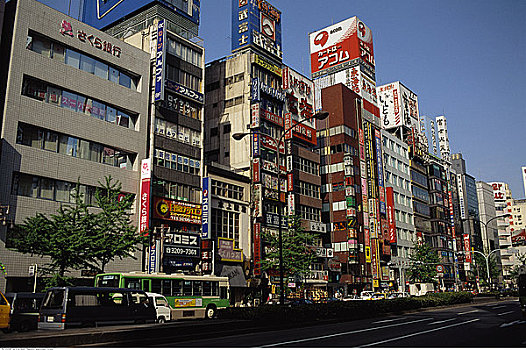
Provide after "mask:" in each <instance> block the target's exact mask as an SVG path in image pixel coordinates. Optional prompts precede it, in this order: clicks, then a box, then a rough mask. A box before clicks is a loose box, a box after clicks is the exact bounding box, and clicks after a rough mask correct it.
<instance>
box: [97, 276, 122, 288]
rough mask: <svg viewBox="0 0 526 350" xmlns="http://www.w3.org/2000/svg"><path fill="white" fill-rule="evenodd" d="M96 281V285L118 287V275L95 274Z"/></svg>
mask: <svg viewBox="0 0 526 350" xmlns="http://www.w3.org/2000/svg"><path fill="white" fill-rule="evenodd" d="M97 278H98V281H97V285H96V287H111V288H118V287H119V278H120V276H119V275H102V276H97Z"/></svg>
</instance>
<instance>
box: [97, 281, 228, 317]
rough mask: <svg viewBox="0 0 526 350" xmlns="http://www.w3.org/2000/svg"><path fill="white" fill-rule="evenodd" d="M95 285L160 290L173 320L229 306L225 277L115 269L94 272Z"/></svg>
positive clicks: (213, 315) (149, 290) (200, 314)
mask: <svg viewBox="0 0 526 350" xmlns="http://www.w3.org/2000/svg"><path fill="white" fill-rule="evenodd" d="M95 287H114V288H133V289H142V290H143V291H145V292H151V293H159V294H162V295H164V296H165V297H166V299H167V300H168V303H169V304H170V307H171V318H172V320H177V319H185V318H214V317H215V316H216V314H217V310H219V309H224V308H227V307H229V306H230V302H229V295H228V292H229V285H228V277H217V276H210V275H205V276H193V275H184V274H164V273H154V274H147V273H144V272H129V273H120V272H115V273H103V274H98V275H97V276H95Z"/></svg>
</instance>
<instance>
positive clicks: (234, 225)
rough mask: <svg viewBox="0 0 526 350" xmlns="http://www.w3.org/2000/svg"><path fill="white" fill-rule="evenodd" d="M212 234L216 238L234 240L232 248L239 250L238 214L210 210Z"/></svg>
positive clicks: (214, 209) (215, 209)
mask: <svg viewBox="0 0 526 350" xmlns="http://www.w3.org/2000/svg"><path fill="white" fill-rule="evenodd" d="M210 218H211V221H212V225H211V226H212V227H211V228H212V232H215V233H216V235H217V237H221V238H230V239H233V240H234V248H236V249H237V248H239V213H235V212H231V211H225V210H221V209H217V208H212V215H211V217H210Z"/></svg>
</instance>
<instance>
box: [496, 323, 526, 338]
mask: <svg viewBox="0 0 526 350" xmlns="http://www.w3.org/2000/svg"><path fill="white" fill-rule="evenodd" d="M523 323H526V321H523V320H516V321H513V322H510V323H503V324H501V325H500V326H499V328H504V327H510V326H514V325H516V324H523ZM522 344H524V343H522Z"/></svg>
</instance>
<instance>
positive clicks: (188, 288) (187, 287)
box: [183, 281, 192, 297]
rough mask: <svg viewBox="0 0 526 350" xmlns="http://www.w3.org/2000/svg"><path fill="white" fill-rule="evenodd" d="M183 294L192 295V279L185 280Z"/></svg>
mask: <svg viewBox="0 0 526 350" xmlns="http://www.w3.org/2000/svg"><path fill="white" fill-rule="evenodd" d="M183 295H184V296H185V297H186V296H191V295H192V281H183Z"/></svg>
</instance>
